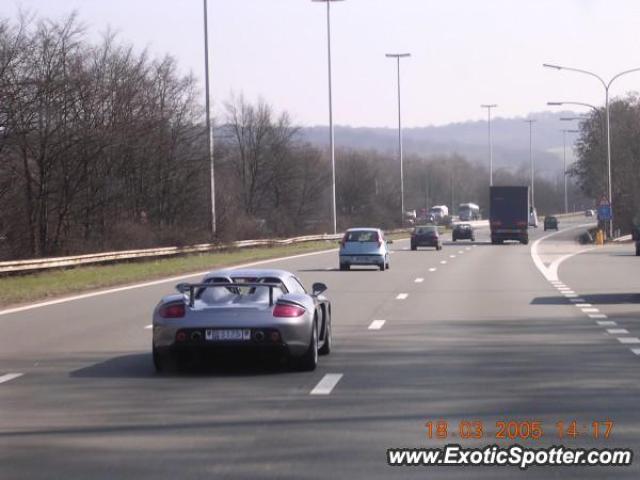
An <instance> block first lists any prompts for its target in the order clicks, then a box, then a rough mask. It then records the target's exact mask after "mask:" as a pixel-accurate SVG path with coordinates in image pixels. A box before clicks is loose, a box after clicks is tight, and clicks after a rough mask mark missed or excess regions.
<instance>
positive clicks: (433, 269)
mask: <svg viewBox="0 0 640 480" xmlns="http://www.w3.org/2000/svg"><path fill="white" fill-rule="evenodd" d="M436 270H437V268H436V267H431V268H430V269H429V271H430V272H435V271H436Z"/></svg>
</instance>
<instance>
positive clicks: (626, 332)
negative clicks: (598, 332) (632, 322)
mask: <svg viewBox="0 0 640 480" xmlns="http://www.w3.org/2000/svg"><path fill="white" fill-rule="evenodd" d="M607 333H608V334H610V335H629V330H627V329H626V328H609V329H607Z"/></svg>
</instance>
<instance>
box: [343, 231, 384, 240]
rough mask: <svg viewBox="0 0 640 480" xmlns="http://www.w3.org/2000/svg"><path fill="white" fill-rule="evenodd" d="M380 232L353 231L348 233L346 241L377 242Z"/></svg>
mask: <svg viewBox="0 0 640 480" xmlns="http://www.w3.org/2000/svg"><path fill="white" fill-rule="evenodd" d="M378 238H379V236H378V232H377V231H375V230H351V231H349V232H347V234H346V236H345V241H347V242H377V241H378Z"/></svg>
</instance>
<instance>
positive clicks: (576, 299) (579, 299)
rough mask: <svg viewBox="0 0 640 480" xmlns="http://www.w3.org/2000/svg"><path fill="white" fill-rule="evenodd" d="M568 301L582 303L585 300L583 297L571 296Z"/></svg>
mask: <svg viewBox="0 0 640 480" xmlns="http://www.w3.org/2000/svg"><path fill="white" fill-rule="evenodd" d="M569 301H570V302H572V303H584V302H585V301H586V300H585V299H584V298H572V299H570V300H569Z"/></svg>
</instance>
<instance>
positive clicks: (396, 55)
mask: <svg viewBox="0 0 640 480" xmlns="http://www.w3.org/2000/svg"><path fill="white" fill-rule="evenodd" d="M385 56H386V57H387V58H395V59H396V64H397V67H398V69H397V71H398V155H399V157H400V215H401V217H400V220H401V223H400V225H404V165H403V161H402V114H401V102H400V59H401V58H407V57H410V56H411V54H410V53H387V54H386V55H385ZM452 208H453V207H452Z"/></svg>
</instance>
